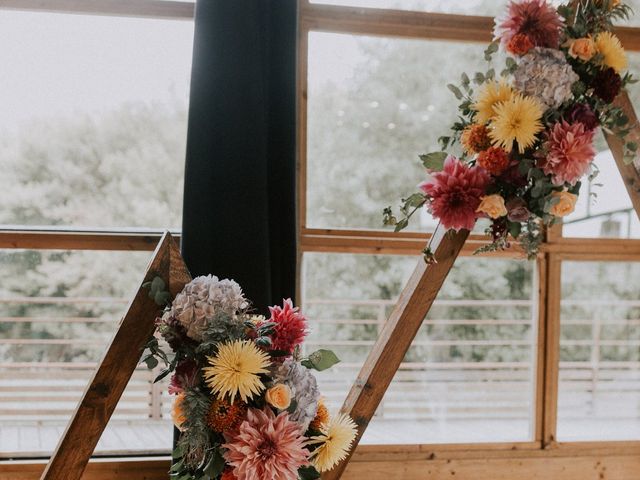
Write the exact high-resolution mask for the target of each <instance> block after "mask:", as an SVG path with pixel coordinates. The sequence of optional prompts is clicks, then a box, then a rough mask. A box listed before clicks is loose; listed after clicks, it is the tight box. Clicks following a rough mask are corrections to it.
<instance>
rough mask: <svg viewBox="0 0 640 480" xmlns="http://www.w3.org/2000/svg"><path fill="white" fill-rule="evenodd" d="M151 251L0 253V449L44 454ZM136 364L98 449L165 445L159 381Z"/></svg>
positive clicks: (160, 449)
mask: <svg viewBox="0 0 640 480" xmlns="http://www.w3.org/2000/svg"><path fill="white" fill-rule="evenodd" d="M149 257H150V253H149V252H92V251H74V252H68V251H55V252H54V251H46V250H38V251H35V250H2V251H0V271H1V272H2V277H3V281H2V283H0V457H5V458H6V457H20V456H23V457H33V456H48V455H50V454H51V453H52V452H53V450H54V448H55V446H56V444H57V442H58V440H59V439H60V437H61V435H62V432H63V431H64V428H65V426H66V424H67V422H68V421H69V418H70V417H71V414H72V412H73V411H74V410H75V408H76V405H77V403H78V401H79V399H80V397H81V395H82V392H83V391H84V389H85V387H86V386H87V383H88V382H89V379H90V378H91V375H92V373H93V372H94V370H95V367H96V364H97V362H98V361H99V360H100V358H101V357H102V355H103V353H104V351H105V350H106V348H107V346H108V344H109V341H110V340H111V337H112V336H113V334H114V333H115V331H116V328H117V326H118V322H119V320H120V318H121V316H122V314H123V313H124V311H125V309H126V307H127V305H128V303H129V302H130V300H131V298H132V295H133V294H134V293H135V291H136V289H137V287H138V285H139V282H140V281H141V280H142V274H143V272H144V271H145V268H146V265H147V263H148V261H149ZM157 373H158V372H157V371H156V372H151V371H149V370H147V369H146V367H144V366H143V367H140V368H139V369H138V370H137V371H136V372H135V373H134V375H133V378H132V379H131V381H130V382H129V384H128V386H127V389H126V390H125V393H124V395H123V397H122V399H121V400H120V402H119V403H118V407H117V408H116V410H115V413H114V415H113V417H112V419H111V422H110V423H109V426H108V427H107V429H106V430H105V433H104V435H103V436H102V438H101V440H100V443H99V444H98V447H97V449H96V454H98V455H105V454H113V453H122V452H133V453H165V452H167V451H168V450H169V449H170V447H171V439H172V435H171V430H172V424H171V420H170V415H169V414H168V409H169V408H170V400H167V399H166V398H165V395H166V385H165V384H162V383H160V384H156V385H153V384H152V380H153V378H155V375H157Z"/></svg>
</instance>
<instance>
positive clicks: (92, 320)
mask: <svg viewBox="0 0 640 480" xmlns="http://www.w3.org/2000/svg"><path fill="white" fill-rule="evenodd" d="M118 321H119V319H116V318H96V317H0V323H116V322H118Z"/></svg>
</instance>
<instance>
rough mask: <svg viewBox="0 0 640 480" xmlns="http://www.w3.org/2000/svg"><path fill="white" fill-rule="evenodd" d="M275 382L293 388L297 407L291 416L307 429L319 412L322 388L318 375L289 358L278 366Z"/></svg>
mask: <svg viewBox="0 0 640 480" xmlns="http://www.w3.org/2000/svg"><path fill="white" fill-rule="evenodd" d="M275 382H276V383H284V384H285V385H287V386H288V387H289V388H290V389H291V398H292V399H294V400H295V402H296V409H295V411H294V412H293V413H290V414H289V416H290V418H291V419H292V420H293V421H294V422H298V423H300V424H301V425H302V427H303V429H304V430H307V428H309V424H310V423H311V422H312V421H313V419H314V418H315V417H316V414H317V413H318V400H319V399H320V390H319V389H318V383H317V382H316V377H314V376H313V374H312V373H311V372H310V371H309V369H307V368H306V367H304V366H302V365H301V364H300V363H298V362H296V361H295V360H293V359H292V358H288V359H286V360H285V361H284V362H283V363H282V365H280V366H279V367H278V369H277V371H276V375H275Z"/></svg>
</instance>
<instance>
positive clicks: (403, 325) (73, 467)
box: [41, 92, 640, 480]
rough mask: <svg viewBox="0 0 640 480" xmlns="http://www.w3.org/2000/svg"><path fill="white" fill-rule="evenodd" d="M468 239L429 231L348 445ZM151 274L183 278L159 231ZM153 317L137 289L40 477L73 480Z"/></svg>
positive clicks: (375, 360) (356, 396)
mask: <svg viewBox="0 0 640 480" xmlns="http://www.w3.org/2000/svg"><path fill="white" fill-rule="evenodd" d="M615 104H616V106H619V107H621V108H622V109H623V110H624V112H625V113H626V115H627V116H628V117H629V121H630V123H631V125H632V126H633V128H632V133H631V134H630V135H631V138H630V139H631V140H633V141H638V140H640V128H639V127H638V119H637V117H636V114H635V111H634V109H633V106H632V105H631V102H630V100H629V97H628V95H627V93H626V92H622V93H621V94H620V95H619V96H618V98H617V99H616V101H615ZM607 142H608V144H609V147H610V149H611V152H612V153H613V156H614V158H615V160H616V164H617V165H618V168H619V170H620V173H621V175H622V178H623V180H624V183H625V185H626V187H627V190H628V192H629V195H630V197H631V201H632V203H633V206H634V208H635V210H636V213H638V217H639V218H640V173H639V172H638V169H637V166H634V165H633V164H625V163H624V158H623V157H624V156H623V143H622V141H621V140H620V139H619V138H618V137H615V136H611V135H608V136H607ZM468 236H469V232H468V231H466V230H463V231H460V232H457V233H454V232H449V233H447V232H445V231H444V229H441V228H438V229H436V232H435V233H434V235H433V238H432V241H431V248H432V250H433V252H434V254H435V258H436V260H437V263H435V264H432V265H427V264H426V263H425V262H423V261H422V260H420V261H419V263H418V266H417V267H416V269H415V271H414V272H413V274H412V276H411V278H410V279H409V282H408V283H407V285H406V286H405V288H404V290H403V291H402V293H401V294H400V297H399V299H398V302H397V303H396V305H395V307H394V309H393V311H392V312H391V315H390V316H389V319H388V320H387V322H386V324H385V326H384V328H383V330H382V332H380V335H379V337H378V339H377V340H376V343H375V345H374V346H373V348H372V350H371V352H370V353H369V356H368V357H367V360H366V361H365V363H364V365H363V367H362V369H361V371H360V373H359V375H358V377H357V379H356V382H355V384H354V385H353V387H352V388H351V391H350V392H349V395H348V396H347V399H346V400H345V402H344V404H343V406H342V411H343V412H344V413H348V414H350V415H351V416H352V417H353V419H354V420H355V421H356V423H357V424H358V436H357V438H356V440H355V445H357V444H358V442H359V441H360V439H361V437H362V434H363V433H364V431H365V429H366V428H367V425H368V424H369V421H370V420H371V418H372V417H373V414H374V413H375V411H376V410H377V408H378V406H379V404H380V401H381V400H382V397H383V396H384V394H385V392H386V390H387V388H388V387H389V384H390V383H391V381H392V379H393V377H394V375H395V373H396V371H397V370H398V368H399V366H400V363H401V362H402V360H403V359H404V356H405V354H406V353H407V350H408V349H409V347H410V346H411V343H412V342H413V339H414V337H415V336H416V334H417V332H418V329H419V328H420V326H421V325H422V321H423V320H424V318H425V317H426V315H427V314H428V313H429V310H430V308H431V305H432V304H433V302H434V300H435V299H436V296H437V295H438V292H439V291H440V288H441V287H442V284H443V283H444V281H445V279H446V278H447V275H448V274H449V271H450V270H451V268H452V267H453V264H454V262H455V260H456V258H457V257H458V255H459V253H460V250H461V249H462V247H463V245H464V243H465V241H466V239H467V237H468ZM156 276H159V277H161V278H162V279H163V280H164V281H165V283H166V284H167V285H169V290H170V292H171V294H172V296H175V295H176V294H177V293H178V292H179V291H180V290H182V288H183V287H184V285H185V284H186V283H187V282H189V281H190V280H191V276H190V274H189V271H188V270H187V267H186V265H185V264H184V261H183V259H182V256H181V255H180V251H179V250H178V247H177V245H176V243H175V242H174V240H173V238H172V237H171V235H170V234H169V233H165V234H164V235H163V237H162V239H161V240H160V243H159V244H158V247H157V248H156V250H155V252H154V254H153V257H152V259H151V262H150V264H149V266H148V268H147V271H146V273H145V276H144V281H143V283H144V282H148V281H150V280H152V279H153V278H154V277H156ZM157 314H158V306H157V305H156V304H155V302H154V301H153V300H152V299H151V298H149V296H148V291H147V289H145V288H143V287H142V284H141V285H140V287H139V288H138V292H137V293H136V296H135V297H134V299H133V301H132V302H131V304H130V305H129V308H128V309H127V312H126V314H125V316H124V317H123V319H122V321H121V322H120V326H119V327H118V331H117V332H116V334H115V336H114V337H113V339H112V341H111V344H110V345H109V348H108V349H107V351H106V353H105V355H104V357H103V358H102V360H101V362H100V365H99V367H98V369H97V370H96V372H95V374H94V376H93V378H92V380H91V382H90V384H89V385H88V387H87V388H86V390H85V392H84V394H83V396H82V400H81V401H80V403H79V405H78V407H77V409H76V411H75V413H74V414H73V417H72V418H71V420H70V421H69V424H68V426H67V428H66V430H65V432H64V434H63V436H62V438H61V439H60V442H59V443H58V446H57V447H56V450H55V452H54V453H53V455H52V457H51V459H50V460H49V463H48V465H47V467H46V469H45V471H44V473H43V474H42V477H41V480H80V478H81V477H82V474H83V472H84V470H85V468H86V466H87V463H88V462H89V459H90V457H91V455H92V453H93V451H94V449H95V447H96V445H97V443H98V440H99V439H100V436H101V435H102V432H103V431H104V429H105V427H106V426H107V423H108V422H109V419H110V418H111V415H112V414H113V411H114V410H115V408H116V405H117V404H118V401H119V400H120V397H121V395H122V392H123V391H124V389H125V387H126V386H127V383H128V382H129V379H130V378H131V375H132V374H133V372H134V370H135V368H136V366H137V365H138V363H139V361H140V355H141V353H142V350H143V348H144V345H145V344H146V342H147V340H148V339H149V337H150V336H151V335H152V334H153V331H154V329H155V319H156V316H157ZM355 445H354V449H353V450H355ZM353 450H352V451H353ZM347 463H348V459H347V461H344V462H342V463H341V464H340V465H338V466H337V467H336V468H334V469H333V470H331V471H330V472H327V473H325V474H324V475H323V477H322V478H323V480H337V479H339V478H340V477H341V476H342V474H343V472H344V469H345V468H346V465H347Z"/></svg>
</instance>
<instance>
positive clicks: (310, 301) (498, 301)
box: [302, 298, 640, 307]
mask: <svg viewBox="0 0 640 480" xmlns="http://www.w3.org/2000/svg"><path fill="white" fill-rule="evenodd" d="M396 301H397V299H390V300H379V299H375V300H350V299H343V298H326V299H315V298H310V299H305V300H304V301H303V302H302V304H303V305H304V306H307V307H308V306H309V305H350V306H355V305H362V306H382V305H389V306H392V305H395V304H396ZM638 303H640V301H639V302H638ZM433 304H434V305H440V306H442V305H452V306H456V307H459V306H484V305H495V306H526V307H528V306H531V305H533V304H534V302H533V300H508V299H504V300H502V299H496V300H494V299H486V300H465V299H459V300H436V301H434V302H433Z"/></svg>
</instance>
